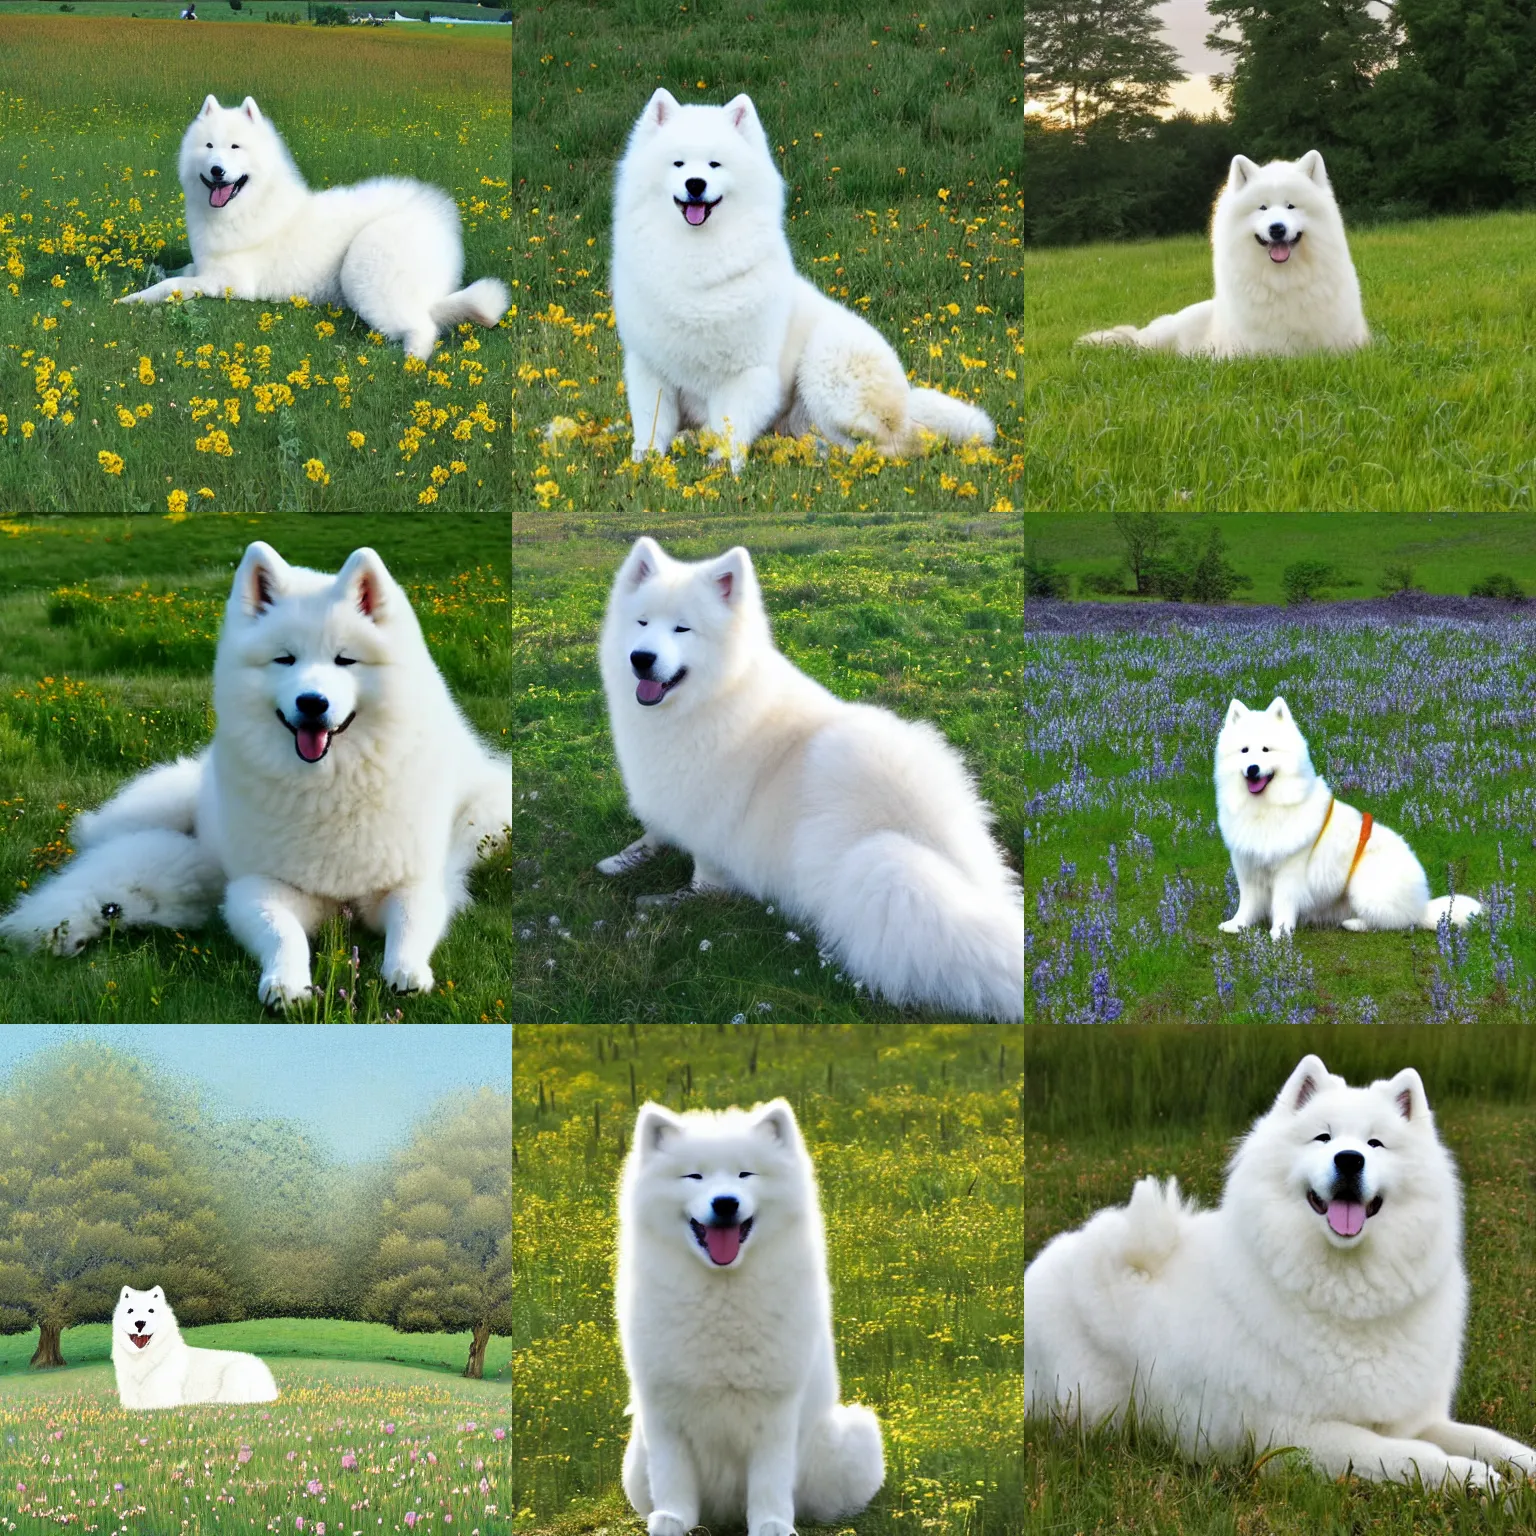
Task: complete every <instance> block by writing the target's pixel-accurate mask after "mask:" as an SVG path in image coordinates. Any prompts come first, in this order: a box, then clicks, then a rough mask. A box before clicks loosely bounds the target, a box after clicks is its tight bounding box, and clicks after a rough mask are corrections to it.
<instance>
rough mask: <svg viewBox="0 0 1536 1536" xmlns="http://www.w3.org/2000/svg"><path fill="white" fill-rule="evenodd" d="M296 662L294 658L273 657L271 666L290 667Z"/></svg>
mask: <svg viewBox="0 0 1536 1536" xmlns="http://www.w3.org/2000/svg"><path fill="white" fill-rule="evenodd" d="M296 660H298V658H297V657H296V656H274V657H273V658H272V664H273V665H274V666H278V667H291V666H292V665H293V664H294V662H295V661H296Z"/></svg>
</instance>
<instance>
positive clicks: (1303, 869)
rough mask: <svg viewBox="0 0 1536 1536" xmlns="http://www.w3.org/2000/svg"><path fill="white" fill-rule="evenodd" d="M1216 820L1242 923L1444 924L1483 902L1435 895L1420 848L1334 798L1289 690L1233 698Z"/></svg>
mask: <svg viewBox="0 0 1536 1536" xmlns="http://www.w3.org/2000/svg"><path fill="white" fill-rule="evenodd" d="M1216 821H1217V824H1218V825H1219V826H1220V828H1221V835H1222V838H1223V840H1224V841H1225V842H1226V845H1227V850H1228V852H1229V853H1230V854H1231V855H1232V871H1233V873H1234V874H1235V875H1236V876H1237V890H1238V902H1237V911H1236V912H1235V913H1234V914H1233V916H1232V917H1230V918H1229V919H1228V920H1227V921H1226V922H1224V923H1223V924H1222V925H1221V930H1222V932H1223V933H1237V932H1238V931H1239V930H1241V929H1243V928H1249V927H1251V926H1252V925H1253V924H1255V923H1261V922H1264V921H1265V920H1266V919H1267V920H1268V921H1269V924H1270V929H1269V931H1270V934H1271V936H1272V937H1274V938H1279V937H1280V935H1281V934H1284V933H1289V932H1291V930H1292V929H1294V928H1295V927H1296V925H1297V924H1298V923H1314V924H1316V925H1318V926H1319V927H1329V926H1335V927H1343V928H1348V929H1350V930H1352V931H1353V932H1356V933H1364V932H1367V931H1369V930H1371V929H1380V928H1430V929H1433V928H1437V927H1438V926H1439V924H1440V919H1441V917H1442V916H1444V915H1445V914H1446V913H1449V914H1450V919H1451V921H1452V922H1453V923H1456V924H1462V923H1465V922H1466V921H1467V920H1468V919H1469V918H1471V917H1475V916H1476V915H1477V914H1478V913H1479V912H1481V911H1482V910H1483V909H1482V905H1481V903H1479V902H1476V901H1474V900H1473V899H1472V898H1471V897H1470V896H1455V897H1451V896H1440V897H1437V898H1435V899H1434V900H1433V901H1431V900H1430V896H1429V881H1428V879H1427V878H1426V876H1425V874H1424V866H1423V865H1422V864H1420V863H1419V861H1418V859H1416V858H1415V857H1414V854H1413V850H1412V849H1411V848H1410V847H1409V846H1408V844H1407V843H1405V842H1404V841H1403V840H1402V838H1401V837H1399V836H1398V835H1397V833H1396V832H1393V831H1392V830H1391V829H1390V828H1388V827H1384V826H1382V824H1381V823H1380V822H1379V821H1376V820H1375V819H1374V818H1372V817H1371V816H1370V815H1369V813H1362V812H1360V811H1357V810H1356V809H1355V808H1354V807H1353V806H1352V805H1345V804H1344V802H1343V801H1342V800H1337V799H1335V798H1334V795H1333V792H1332V791H1331V790H1330V789H1329V788H1328V785H1327V784H1326V783H1325V782H1324V781H1323V780H1322V779H1321V778H1320V777H1319V776H1318V773H1317V770H1316V769H1315V768H1314V767H1313V766H1312V758H1311V755H1310V753H1309V752H1308V751H1307V742H1306V738H1305V737H1304V736H1303V735H1302V734H1301V731H1300V729H1299V728H1298V727H1297V725H1296V722H1295V721H1294V720H1293V719H1292V718H1291V711H1290V707H1289V706H1288V705H1287V704H1286V702H1285V700H1284V699H1278V698H1277V699H1275V700H1273V701H1272V702H1271V703H1270V706H1269V708H1268V709H1265V710H1256V709H1249V708H1248V706H1247V705H1246V704H1244V703H1243V701H1242V700H1241V699H1233V700H1232V702H1231V704H1230V705H1229V706H1228V709H1227V718H1226V721H1225V723H1224V724H1223V725H1222V728H1221V734H1220V735H1219V736H1218V737H1217V740H1216Z"/></svg>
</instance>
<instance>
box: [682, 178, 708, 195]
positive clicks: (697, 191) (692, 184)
mask: <svg viewBox="0 0 1536 1536" xmlns="http://www.w3.org/2000/svg"><path fill="white" fill-rule="evenodd" d="M683 185H684V186H685V187H687V188H688V196H689V197H703V196H704V189H705V188H706V187H707V186H708V185H709V183H708V182H707V181H705V180H704V178H703V177H702V176H690V177H689V178H688V180H687V181H685V182H684V183H683Z"/></svg>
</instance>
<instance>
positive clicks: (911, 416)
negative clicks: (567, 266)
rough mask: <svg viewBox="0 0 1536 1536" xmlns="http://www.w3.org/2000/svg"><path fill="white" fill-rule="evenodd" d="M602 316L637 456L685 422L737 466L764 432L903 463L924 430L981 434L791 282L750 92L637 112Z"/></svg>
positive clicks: (776, 190) (776, 191) (831, 307)
mask: <svg viewBox="0 0 1536 1536" xmlns="http://www.w3.org/2000/svg"><path fill="white" fill-rule="evenodd" d="M613 313H614V319H615V321H616V323H617V325H618V330H619V340H620V341H621V342H622V343H623V346H624V385H625V390H626V392H627V394H628V396H629V412H630V419H631V421H632V423H633V426H634V449H633V453H634V457H635V458H636V459H642V458H644V457H645V455H646V454H647V453H648V452H651V451H655V452H658V453H666V452H667V450H668V449H669V448H670V447H671V444H672V440H673V439H674V438H675V437H676V435H677V433H678V431H679V429H680V428H682V427H706V428H708V429H709V431H710V432H712V433H713V434H714V435H715V436H716V437H717V438H718V439H719V440H720V441H721V442H722V443H728V444H729V454H730V460H731V467H732V468H733V469H734V470H736V471H737V472H738V473H739V472H740V470H741V468H742V466H743V464H744V463H745V462H746V457H747V450H748V448H750V447H751V445H752V442H753V440H754V439H755V438H757V437H758V436H760V435H761V434H762V433H764V432H766V431H768V430H769V429H770V428H773V427H775V426H776V427H777V428H778V430H780V431H782V432H786V433H789V434H791V435H793V436H799V435H800V434H802V433H805V432H810V431H815V432H818V433H820V434H821V435H822V436H823V437H825V438H827V439H828V440H829V441H831V442H834V443H837V444H840V445H841V446H843V447H845V448H851V447H853V446H854V443H855V442H856V441H858V440H863V441H867V442H870V443H873V444H874V446H875V447H876V448H878V449H879V450H880V452H881V453H883V454H889V455H900V456H905V455H908V454H911V453H914V452H918V451H920V450H921V448H922V445H923V434H924V433H925V432H927V433H931V434H933V435H935V436H937V437H941V438H948V439H950V440H951V441H954V442H963V441H965V440H967V439H977V440H979V441H981V442H984V443H990V442H991V441H992V439H993V436H994V428H993V425H992V421H991V418H990V417H989V416H988V415H987V414H986V412H985V411H982V410H979V409H978V408H977V407H976V406H974V405H968V404H967V403H966V402H965V401H963V400H957V399H955V398H954V397H953V396H952V395H946V394H942V393H940V392H939V391H938V390H933V389H913V388H912V387H910V386H909V385H908V383H907V376H906V372H905V370H904V369H903V368H902V366H901V362H900V360H899V359H898V358H897V356H896V354H895V352H894V351H892V349H891V347H890V345H889V343H888V342H887V341H886V340H885V338H884V337H883V336H881V335H880V333H879V332H878V331H877V330H875V328H874V327H873V326H872V325H870V324H869V323H868V321H866V320H864V319H863V318H862V317H861V316H859V315H856V314H855V313H854V312H853V311H852V310H850V309H844V308H843V306H842V305H841V304H838V303H835V302H834V301H833V300H832V299H829V298H828V297H827V296H826V295H825V294H824V293H822V292H821V291H820V290H819V289H817V288H815V287H813V286H812V285H811V284H810V283H808V282H806V281H805V279H804V278H801V277H797V276H796V275H795V265H794V259H793V257H792V256H791V255H790V250H789V242H788V240H787V239H786V238H785V236H784V183H783V182H782V181H781V180H780V178H779V173H778V170H777V168H776V167H775V166H774V163H773V154H772V151H771V150H770V149H769V147H768V139H767V136H766V135H765V134H764V133H763V129H762V124H761V123H759V121H758V117H757V109H756V108H755V107H754V106H753V105H752V100H751V98H750V97H748V96H737V97H736V98H735V99H734V100H732V101H728V102H727V103H726V104H725V105H724V106H723V107H714V106H686V107H685V106H682V105H680V104H679V103H678V101H677V99H676V98H675V97H674V96H672V94H671V93H670V92H668V91H665V90H658V91H657V92H656V93H655V95H654V96H652V97H651V99H650V101H649V103H648V104H647V105H646V109H645V111H644V112H642V113H641V114H640V118H639V121H638V122H636V124H635V126H634V131H633V132H632V133H631V134H630V138H629V147H628V149H627V150H626V151H625V154H624V158H623V159H622V160H621V161H620V163H619V169H618V177H617V181H616V184H615V188H614V210H613Z"/></svg>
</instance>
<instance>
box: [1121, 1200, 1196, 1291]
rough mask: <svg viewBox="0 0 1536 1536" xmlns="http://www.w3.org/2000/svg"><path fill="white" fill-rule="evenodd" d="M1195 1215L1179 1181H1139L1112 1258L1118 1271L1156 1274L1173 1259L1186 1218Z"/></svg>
mask: <svg viewBox="0 0 1536 1536" xmlns="http://www.w3.org/2000/svg"><path fill="white" fill-rule="evenodd" d="M1193 1211H1194V1207H1193V1206H1192V1205H1187V1204H1186V1203H1185V1201H1184V1197H1183V1196H1182V1195H1181V1194H1180V1193H1179V1181H1178V1180H1177V1179H1169V1180H1168V1182H1167V1183H1166V1184H1160V1183H1159V1182H1158V1181H1157V1180H1156V1179H1154V1178H1151V1177H1148V1178H1144V1179H1138V1180H1137V1181H1136V1185H1135V1187H1134V1188H1133V1189H1132V1190H1131V1202H1130V1204H1129V1205H1127V1206H1126V1208H1125V1212H1124V1227H1123V1229H1122V1231H1121V1233H1120V1241H1119V1243H1118V1244H1117V1245H1116V1248H1115V1251H1114V1252H1113V1254H1112V1255H1111V1257H1112V1259H1113V1262H1114V1264H1115V1267H1116V1268H1117V1269H1134V1270H1136V1271H1137V1272H1138V1273H1139V1274H1143V1275H1147V1276H1152V1275H1155V1274H1157V1273H1158V1272H1159V1271H1160V1270H1161V1269H1162V1268H1163V1266H1164V1265H1165V1264H1166V1263H1167V1262H1168V1260H1169V1259H1170V1258H1172V1257H1173V1251H1174V1249H1175V1248H1177V1247H1178V1246H1179V1236H1180V1229H1181V1227H1182V1225H1183V1222H1184V1218H1185V1217H1186V1216H1189V1215H1192V1214H1193ZM1117 1214H1118V1213H1117Z"/></svg>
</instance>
